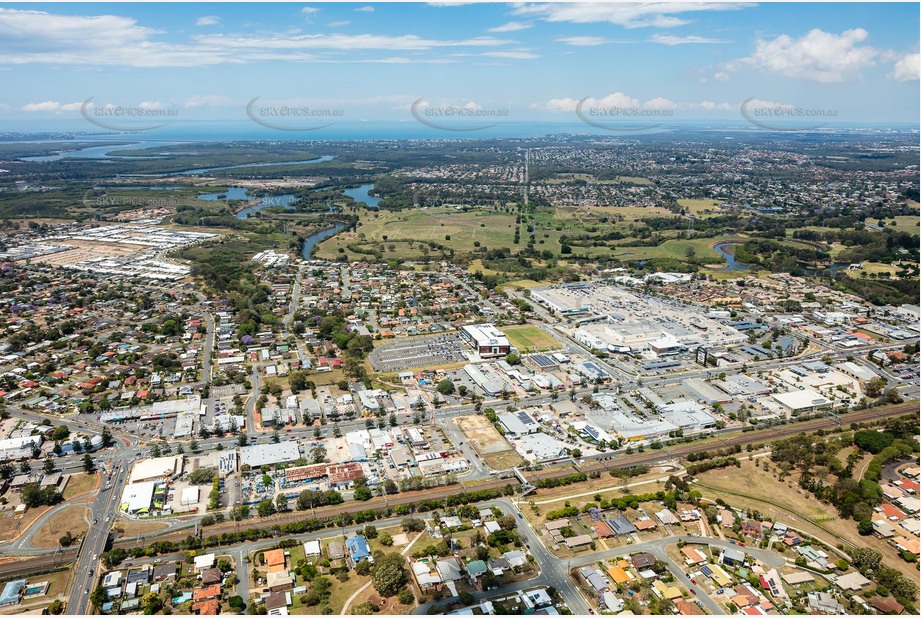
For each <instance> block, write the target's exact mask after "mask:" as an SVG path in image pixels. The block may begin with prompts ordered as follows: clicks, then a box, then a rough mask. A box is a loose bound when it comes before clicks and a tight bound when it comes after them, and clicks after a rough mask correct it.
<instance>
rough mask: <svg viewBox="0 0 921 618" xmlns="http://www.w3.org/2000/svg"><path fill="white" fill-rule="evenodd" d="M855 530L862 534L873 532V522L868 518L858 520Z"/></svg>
mask: <svg viewBox="0 0 921 618" xmlns="http://www.w3.org/2000/svg"><path fill="white" fill-rule="evenodd" d="M857 531H858V532H860V534H862V535H863V536H868V535H870V534H873V522H872V521H871V520H869V519H862V520H860V523H858V524H857Z"/></svg>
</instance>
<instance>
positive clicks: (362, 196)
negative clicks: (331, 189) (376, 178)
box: [342, 183, 381, 210]
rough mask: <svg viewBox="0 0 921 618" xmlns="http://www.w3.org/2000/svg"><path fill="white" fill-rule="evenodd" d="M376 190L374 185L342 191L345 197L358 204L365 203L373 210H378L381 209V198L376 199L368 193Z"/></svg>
mask: <svg viewBox="0 0 921 618" xmlns="http://www.w3.org/2000/svg"><path fill="white" fill-rule="evenodd" d="M373 188H374V184H373V183H369V184H366V185H361V186H359V187H354V188H352V189H345V190H343V191H342V194H343V195H347V196H349V197H350V198H352V199H353V200H355V201H356V202H359V203H364V204H365V205H366V206H367V207H368V208H370V209H371V210H377V209H378V208H379V206H378V204H380V203H381V198H379V197H374V196H373V195H370V194H369V193H368V191H370V190H371V189H373Z"/></svg>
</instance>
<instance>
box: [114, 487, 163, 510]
mask: <svg viewBox="0 0 921 618" xmlns="http://www.w3.org/2000/svg"><path fill="white" fill-rule="evenodd" d="M156 486H157V483H156V482H155V481H146V482H143V483H131V484H129V485H125V491H124V492H123V493H122V502H121V508H122V510H123V511H125V512H126V513H143V512H146V511H148V510H150V504H151V502H153V495H154V489H155V488H156Z"/></svg>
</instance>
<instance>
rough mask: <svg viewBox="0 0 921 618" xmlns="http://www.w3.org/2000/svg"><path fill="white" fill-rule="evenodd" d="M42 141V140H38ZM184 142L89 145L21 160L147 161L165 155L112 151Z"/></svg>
mask: <svg viewBox="0 0 921 618" xmlns="http://www.w3.org/2000/svg"><path fill="white" fill-rule="evenodd" d="M38 143H42V142H38ZM181 143H183V142H155V143H154V144H151V143H150V142H132V143H130V144H118V143H110V144H105V145H103V146H89V147H87V148H80V149H78V150H65V151H61V152H57V153H55V154H53V155H44V156H40V157H22V158H20V159H19V160H20V161H29V162H30V163H45V162H48V161H61V160H62V159H97V160H103V161H104V160H119V161H146V160H150V159H162V158H163V157H164V156H165V155H160V156H148V157H129V156H119V155H111V154H109V153H110V152H118V151H120V150H134V149H136V148H138V147H139V146H140V147H142V148H150V147H152V145H157V146H176V145H178V144H181Z"/></svg>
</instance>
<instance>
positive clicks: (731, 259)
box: [713, 242, 751, 270]
mask: <svg viewBox="0 0 921 618" xmlns="http://www.w3.org/2000/svg"><path fill="white" fill-rule="evenodd" d="M738 244H740V243H737V242H721V243H719V244H718V245H716V246H715V247H713V248H714V249H715V250H716V252H717V253H719V254H720V255H722V256H723V259H725V260H726V270H751V268H749V267H748V266H746V265H745V264H742V263H740V262H736V256H734V255H733V254H731V253H729V252H728V251H726V249H725V248H724V247H728V246H729V245H738Z"/></svg>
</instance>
